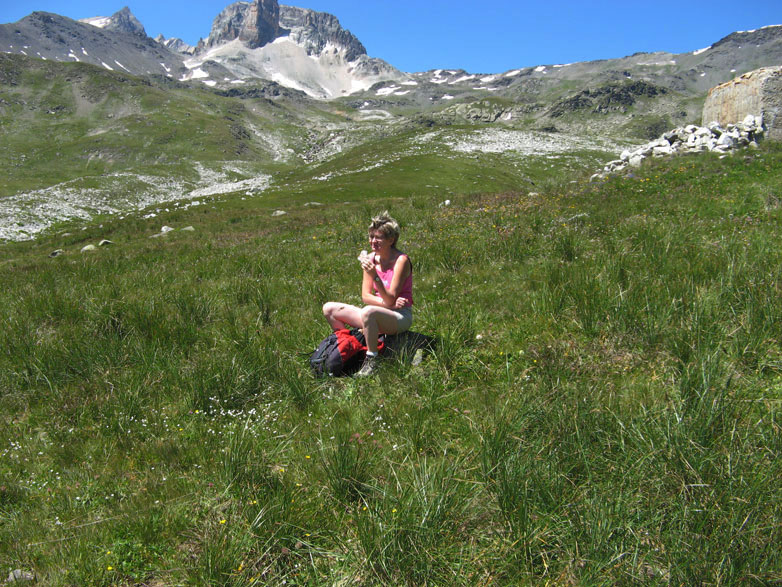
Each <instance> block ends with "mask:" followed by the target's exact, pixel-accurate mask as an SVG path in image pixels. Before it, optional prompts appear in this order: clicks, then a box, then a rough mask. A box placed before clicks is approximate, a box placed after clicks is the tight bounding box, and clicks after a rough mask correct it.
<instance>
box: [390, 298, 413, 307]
mask: <svg viewBox="0 0 782 587" xmlns="http://www.w3.org/2000/svg"><path fill="white" fill-rule="evenodd" d="M408 303H410V300H408V299H407V298H401V297H400V298H396V301H395V302H394V309H395V310H399V309H401V308H404V307H405V306H406V305H407V304H408Z"/></svg>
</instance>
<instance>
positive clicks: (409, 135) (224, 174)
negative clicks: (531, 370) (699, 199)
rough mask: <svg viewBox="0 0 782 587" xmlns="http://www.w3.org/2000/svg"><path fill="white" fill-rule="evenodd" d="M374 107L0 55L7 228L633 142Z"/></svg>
mask: <svg viewBox="0 0 782 587" xmlns="http://www.w3.org/2000/svg"><path fill="white" fill-rule="evenodd" d="M374 114H375V115H374V116H373V115H371V113H370V112H367V111H366V110H362V109H356V108H355V107H352V106H350V105H346V104H340V103H339V102H323V101H316V100H312V99H310V98H308V97H307V96H306V95H304V94H302V93H300V92H296V91H291V90H288V89H286V88H283V87H281V86H279V85H277V84H275V83H273V82H264V81H258V82H255V83H254V84H252V85H250V84H248V85H245V86H243V87H241V88H232V89H230V90H220V89H217V88H214V89H212V88H209V87H205V86H203V85H201V84H199V83H197V82H195V83H193V82H191V83H180V82H173V81H171V80H169V79H167V78H165V77H153V78H138V77H134V76H130V75H128V74H122V73H118V72H110V71H107V70H105V69H102V68H98V67H94V66H91V65H88V64H80V63H73V64H57V63H53V62H51V61H42V60H35V59H32V58H29V57H24V56H16V55H2V54H0V137H2V140H3V142H4V145H5V146H6V148H5V149H3V151H2V152H0V164H2V165H3V166H4V168H5V169H6V170H7V171H6V173H5V174H4V176H3V177H2V178H0V199H2V203H3V206H2V207H0V238H2V239H9V240H24V239H29V238H32V237H34V236H35V235H37V234H39V233H40V232H41V231H42V230H46V229H48V228H50V227H52V226H54V225H56V224H58V223H60V222H63V221H68V220H71V219H74V218H76V219H81V220H82V221H83V222H89V221H90V220H91V219H94V218H100V217H102V216H105V215H110V216H114V217H125V216H128V215H137V214H138V211H139V210H142V209H144V208H147V207H150V206H153V208H152V209H153V210H154V209H155V208H154V205H155V204H159V205H163V204H166V207H171V206H174V205H182V206H184V205H187V202H188V201H189V200H194V201H199V202H200V201H202V200H204V199H214V198H220V197H223V196H226V195H230V194H233V195H241V196H246V197H263V198H265V200H266V201H268V202H270V203H271V202H275V201H276V200H275V197H276V196H275V195H276V194H289V193H298V194H302V195H304V194H309V197H310V198H311V199H313V200H317V199H324V198H326V199H333V198H341V199H357V198H361V197H365V196H366V195H371V194H372V193H375V192H376V191H377V190H379V189H380V190H381V191H383V190H385V192H386V193H392V192H393V193H395V194H397V195H399V196H404V195H407V194H417V193H422V192H423V191H429V192H431V193H438V194H444V195H446V196H447V195H449V194H454V193H464V192H465V191H466V193H474V192H480V191H485V190H487V189H500V190H504V189H513V188H515V187H517V186H518V185H519V184H523V185H531V184H532V182H534V181H536V180H539V179H542V178H543V177H544V176H545V175H551V174H553V171H554V165H553V164H554V161H555V160H554V159H551V158H552V157H554V158H556V159H557V160H561V161H563V162H565V163H566V165H567V166H569V167H571V168H578V169H587V168H588V169H592V170H593V171H594V170H595V169H597V168H599V167H601V166H602V164H604V162H605V161H608V160H610V159H614V158H616V155H617V154H618V153H619V151H621V149H622V146H623V145H625V144H626V141H615V140H610V139H603V138H600V137H592V138H582V137H575V136H569V135H567V134H565V133H558V134H551V133H540V132H537V133H533V132H530V131H527V130H524V128H523V127H518V126H514V125H503V126H502V127H497V128H493V127H487V128H482V126H475V125H465V124H453V123H452V122H449V123H442V124H440V123H433V122H431V121H430V119H426V118H419V117H410V116H407V115H404V114H402V113H398V114H395V113H390V112H388V111H383V110H378V111H375V112H374ZM541 159H549V160H550V162H551V163H550V167H549V171H548V172H545V173H541V171H540V169H541V166H540V164H539V162H540V160H541ZM386 176H388V177H393V181H392V182H391V183H387V184H379V183H378V182H377V178H378V177H386ZM346 177H350V178H353V181H346V180H340V181H336V178H346ZM177 202H178V204H177ZM282 204H284V200H283V201H282V202H281V204H280V205H282ZM270 205H271V204H270ZM146 213H149V211H147V212H146Z"/></svg>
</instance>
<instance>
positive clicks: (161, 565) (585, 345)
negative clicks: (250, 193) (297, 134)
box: [0, 144, 782, 585]
mask: <svg viewBox="0 0 782 587" xmlns="http://www.w3.org/2000/svg"><path fill="white" fill-rule="evenodd" d="M781 161H782V151H781V150H780V148H779V147H778V146H775V145H772V144H769V145H767V146H766V147H764V148H763V149H762V150H760V151H757V152H753V153H752V154H749V155H747V156H746V157H745V156H737V157H733V158H727V159H723V160H720V159H718V158H716V157H710V156H704V157H688V158H678V159H672V160H670V161H659V162H653V163H651V164H650V166H648V167H645V168H642V169H641V170H640V171H639V172H637V173H636V175H635V176H633V177H630V176H628V177H617V178H611V179H609V180H608V181H606V182H604V183H599V184H590V183H588V182H585V181H578V182H577V183H570V181H571V179H572V178H570V177H568V178H567V179H566V180H565V181H562V182H559V183H557V182H553V181H551V182H548V183H546V186H545V191H543V192H541V193H539V195H535V194H526V193H501V194H484V195H480V196H468V195H461V196H460V195H454V196H453V197H452V198H451V199H452V203H451V205H450V206H442V207H440V206H438V204H439V203H440V201H441V198H440V197H438V196H437V194H435V195H431V196H429V195H419V196H415V197H411V198H405V199H394V198H390V197H389V198H386V199H380V198H379V199H377V200H373V201H372V202H362V203H357V204H349V205H344V204H339V205H329V206H323V207H319V208H316V207H304V206H298V207H296V206H294V203H295V202H296V200H295V199H293V200H291V202H292V203H291V206H290V213H289V214H288V215H286V216H284V217H281V218H272V217H271V213H270V210H269V209H268V208H266V207H264V206H265V204H264V202H263V201H262V200H261V199H258V200H255V201H253V202H247V201H236V202H233V201H226V202H223V203H222V204H220V205H216V206H215V207H214V209H211V208H210V209H208V210H206V209H204V210H190V211H187V212H183V211H178V212H177V213H176V214H177V219H178V221H179V222H181V223H183V224H184V223H185V222H186V223H187V224H193V225H194V226H196V228H197V230H196V232H193V233H184V232H174V233H171V234H170V235H168V236H167V237H165V238H164V239H152V240H151V239H147V238H144V236H143V235H139V234H138V233H137V232H136V231H137V230H139V229H144V222H142V221H140V220H139V221H138V222H133V223H129V224H123V223H121V222H108V221H107V222H106V223H105V225H104V228H103V234H105V236H106V238H110V239H111V240H113V241H114V242H115V243H117V245H115V246H114V247H113V248H101V249H99V250H98V251H94V252H93V253H94V254H93V255H92V256H86V255H81V254H80V253H79V252H78V249H79V246H78V245H79V243H77V242H75V241H68V242H69V243H71V242H72V243H73V244H70V245H66V248H67V250H66V254H65V255H62V256H60V257H57V258H54V259H52V258H49V257H48V252H49V251H50V250H51V249H53V248H60V246H59V245H60V242H61V241H60V240H59V239H60V237H57V236H50V237H45V238H44V239H43V240H41V241H38V242H34V243H27V244H14V245H7V246H4V247H3V248H2V250H0V255H2V259H0V279H2V281H3V288H2V290H1V291H0V322H2V328H0V385H1V386H2V388H1V390H0V457H1V458H0V567H2V568H3V569H8V570H13V569H17V568H19V569H29V570H30V571H32V572H34V573H35V574H36V576H37V578H38V580H39V582H42V583H46V584H51V585H72V584H83V585H116V584H214V585H279V584H282V583H283V582H286V583H287V584H311V585H319V584H347V583H355V584H359V585H375V584H385V585H489V584H502V585H517V584H521V585H525V584H529V585H534V584H547V583H548V584H576V585H591V584H679V585H693V584H698V585H705V584H721V585H739V584H741V585H753V584H758V585H767V584H776V583H777V582H779V581H780V580H782V574H781V573H782V571H780V569H782V557H781V555H780V550H779V548H778V545H779V544H780V542H782V531H781V528H782V524H781V523H780V521H781V520H782V503H781V502H780V499H779V490H778V486H779V479H782V470H781V469H780V466H781V465H780V463H782V458H780V457H781V456H782V453H781V451H782V440H780V439H781V438H782V434H780V405H781V404H780V401H781V400H782V349H781V348H780V341H781V340H782V331H780V328H782V327H781V326H780V324H782V321H781V320H780V318H782V316H780V307H781V306H780V303H779V294H780V283H782V281H781V280H780V269H779V268H780V267H782V263H780V261H782V252H780V251H781V250H780V248H779V247H778V246H777V244H778V234H779V232H780V221H781V220H782V217H780V209H779V207H777V206H774V205H770V202H772V203H773V199H772V198H771V195H773V194H775V193H777V192H779V190H780V189H782V184H780V178H779V175H778V173H776V169H778V168H779V166H780V164H781ZM292 197H294V196H292ZM386 208H388V209H389V210H391V211H392V213H393V214H394V215H395V216H397V217H398V218H399V219H400V220H401V221H402V224H403V233H402V240H401V242H400V247H401V248H402V249H403V250H405V251H406V252H407V253H409V254H410V255H411V258H412V259H413V263H414V268H415V269H414V275H415V304H416V305H415V323H414V330H419V331H421V332H424V333H426V334H429V335H432V336H435V337H436V338H437V341H438V345H437V348H436V349H435V351H434V352H433V353H432V354H431V355H430V356H427V358H426V359H425V360H424V361H423V363H422V364H420V365H417V366H413V365H410V363H409V362H408V361H407V360H399V361H387V362H385V363H384V364H382V365H381V368H380V370H379V374H378V375H377V376H376V377H371V378H365V379H328V380H316V379H314V378H313V377H312V376H311V374H310V373H309V370H308V365H307V361H306V357H307V354H308V352H309V351H311V350H312V349H314V347H315V346H316V344H317V343H318V342H319V341H320V339H322V338H323V337H324V336H325V335H326V334H327V333H328V330H329V329H328V326H327V325H326V323H325V321H324V320H323V318H322V316H321V315H320V307H321V305H322V304H323V302H325V301H327V300H332V299H340V300H345V301H348V302H352V303H358V302H359V283H360V269H359V268H358V266H357V264H356V263H355V261H354V258H355V254H356V252H357V251H358V250H360V249H361V248H364V247H365V244H364V243H365V234H364V233H365V227H366V224H367V220H368V217H369V216H370V215H371V214H373V213H375V212H376V211H378V210H382V209H386ZM232 219H237V220H236V221H235V222H232ZM161 221H164V222H165V221H166V219H165V218H161V217H158V218H155V219H154V221H153V220H150V221H149V222H155V225H154V226H153V225H149V226H148V227H147V228H149V232H151V231H152V229H153V228H154V227H155V226H157V224H159V223H160V222H161ZM157 228H159V227H157ZM405 359H406V358H405Z"/></svg>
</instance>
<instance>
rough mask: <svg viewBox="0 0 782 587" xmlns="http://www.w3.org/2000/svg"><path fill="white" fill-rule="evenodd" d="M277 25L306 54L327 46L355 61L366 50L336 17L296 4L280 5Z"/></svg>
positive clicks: (317, 53) (315, 53)
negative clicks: (278, 24)
mask: <svg viewBox="0 0 782 587" xmlns="http://www.w3.org/2000/svg"><path fill="white" fill-rule="evenodd" d="M280 26H281V27H282V28H283V29H286V30H287V31H289V34H290V37H291V40H292V41H293V42H294V43H296V44H297V45H300V46H302V47H304V48H305V49H306V50H307V53H308V54H309V55H320V54H321V53H322V52H323V51H324V50H325V49H326V47H327V46H332V47H334V48H340V49H342V50H343V51H344V52H345V61H355V60H356V59H358V58H359V56H361V55H365V54H366V52H367V50H366V49H365V48H364V45H362V44H361V41H359V40H358V39H357V38H356V37H355V36H354V35H353V34H352V33H351V32H350V31H346V30H345V29H343V28H342V26H341V25H340V24H339V20H338V19H337V18H336V17H335V16H332V15H331V14H327V13H325V12H315V11H314V10H308V9H306V8H296V7H295V6H280Z"/></svg>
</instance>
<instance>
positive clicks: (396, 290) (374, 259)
mask: <svg viewBox="0 0 782 587" xmlns="http://www.w3.org/2000/svg"><path fill="white" fill-rule="evenodd" d="M398 239H399V224H398V223H397V221H396V220H394V219H393V218H391V216H389V215H388V212H383V213H382V214H381V215H380V216H375V217H374V218H373V219H372V224H370V225H369V245H370V247H371V249H372V250H371V251H370V252H369V253H366V252H365V251H362V254H361V255H359V258H358V260H359V263H361V268H362V269H363V270H364V276H363V281H362V283H361V300H362V301H363V302H364V304H366V305H365V306H364V307H363V308H358V307H356V306H351V305H350V304H341V303H339V302H326V303H325V304H324V305H323V315H324V316H325V317H326V320H328V321H329V324H330V325H331V327H332V328H333V329H334V330H338V329H340V328H344V327H345V324H348V325H349V326H353V327H354V328H362V329H363V331H364V338H365V339H366V344H367V349H368V350H367V356H366V358H365V359H364V364H363V365H362V366H361V370H360V371H359V372H358V375H359V376H364V375H370V374H371V373H372V371H373V370H374V368H375V361H376V357H377V337H378V334H381V333H382V334H398V333H400V332H404V331H406V330H408V329H409V328H410V325H411V324H412V323H413V265H412V264H411V263H410V259H409V258H408V256H407V255H405V254H404V253H403V252H402V251H400V250H399V249H397V248H396V243H397V240H398Z"/></svg>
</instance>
